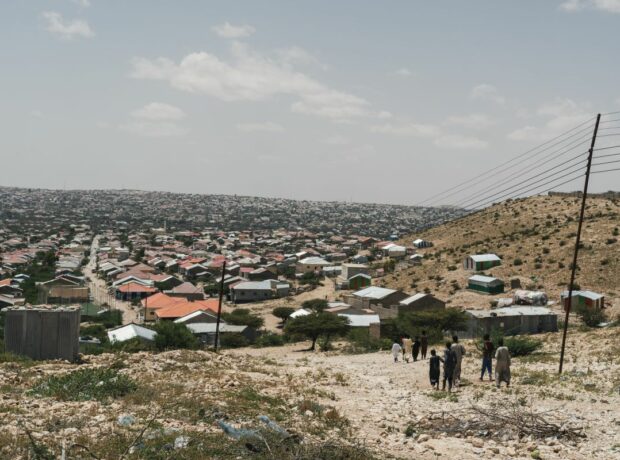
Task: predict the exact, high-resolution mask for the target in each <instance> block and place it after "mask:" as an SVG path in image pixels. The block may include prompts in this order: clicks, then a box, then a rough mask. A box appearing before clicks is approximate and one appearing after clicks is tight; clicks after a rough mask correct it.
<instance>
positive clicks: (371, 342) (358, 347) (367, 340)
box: [345, 328, 392, 354]
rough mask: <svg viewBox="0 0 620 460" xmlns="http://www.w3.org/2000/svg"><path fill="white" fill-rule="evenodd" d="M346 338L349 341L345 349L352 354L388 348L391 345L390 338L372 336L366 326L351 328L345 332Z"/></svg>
mask: <svg viewBox="0 0 620 460" xmlns="http://www.w3.org/2000/svg"><path fill="white" fill-rule="evenodd" d="M347 339H348V340H349V343H348V345H347V346H346V348H345V351H346V352H347V353H352V354H357V353H370V352H373V351H379V350H389V349H390V348H391V347H392V341H391V340H390V339H387V338H384V339H377V338H374V337H372V336H371V335H370V333H369V331H368V330H367V329H366V328H352V329H351V330H350V331H349V333H348V334H347Z"/></svg>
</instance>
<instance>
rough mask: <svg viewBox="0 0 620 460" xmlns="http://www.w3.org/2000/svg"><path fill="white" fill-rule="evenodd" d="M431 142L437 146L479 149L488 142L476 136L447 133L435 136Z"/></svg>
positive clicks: (485, 146) (484, 146) (486, 145)
mask: <svg viewBox="0 0 620 460" xmlns="http://www.w3.org/2000/svg"><path fill="white" fill-rule="evenodd" d="M433 143H434V144H435V145H436V146H437V147H442V148H446V149H456V150H480V149H485V148H487V147H488V145H489V143H488V142H487V141H484V140H482V139H478V138H477V137H470V136H461V135H458V134H448V135H445V136H439V137H437V138H436V139H435V140H434V141H433Z"/></svg>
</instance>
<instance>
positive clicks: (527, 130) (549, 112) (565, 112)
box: [508, 99, 593, 141]
mask: <svg viewBox="0 0 620 460" xmlns="http://www.w3.org/2000/svg"><path fill="white" fill-rule="evenodd" d="M592 117H593V114H592V113H590V112H588V111H587V110H585V109H584V108H583V107H581V106H579V105H578V104H577V103H576V102H574V101H572V100H571V99H556V100H555V101H554V102H552V103H547V104H543V105H541V106H540V107H538V109H536V112H535V115H534V118H538V119H539V123H538V124H536V125H533V124H530V125H527V126H523V127H522V128H519V129H516V130H514V131H512V132H511V133H510V134H508V139H511V140H515V141H545V140H548V139H551V138H553V137H556V136H558V135H560V134H562V133H564V132H566V131H568V130H569V129H571V128H574V127H575V126H577V125H579V124H580V123H583V122H584V121H586V120H588V118H592Z"/></svg>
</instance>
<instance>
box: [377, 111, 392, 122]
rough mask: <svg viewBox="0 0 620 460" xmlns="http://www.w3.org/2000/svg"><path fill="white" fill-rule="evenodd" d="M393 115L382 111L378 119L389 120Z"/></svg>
mask: <svg viewBox="0 0 620 460" xmlns="http://www.w3.org/2000/svg"><path fill="white" fill-rule="evenodd" d="M392 116H393V115H392V114H391V113H390V112H388V111H387V110H381V111H380V112H379V113H378V114H377V117H378V118H380V119H382V120H387V119H388V118H392Z"/></svg>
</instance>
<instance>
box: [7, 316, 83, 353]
mask: <svg viewBox="0 0 620 460" xmlns="http://www.w3.org/2000/svg"><path fill="white" fill-rule="evenodd" d="M79 333H80V309H79V308H74V309H67V308H62V309H54V310H53V309H49V310H48V309H7V310H6V317H5V329H4V335H5V338H4V341H5V348H6V351H9V352H11V353H15V354H19V355H25V356H28V357H30V358H32V359H64V360H68V361H75V360H76V359H77V357H78V353H79Z"/></svg>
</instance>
